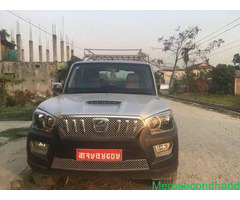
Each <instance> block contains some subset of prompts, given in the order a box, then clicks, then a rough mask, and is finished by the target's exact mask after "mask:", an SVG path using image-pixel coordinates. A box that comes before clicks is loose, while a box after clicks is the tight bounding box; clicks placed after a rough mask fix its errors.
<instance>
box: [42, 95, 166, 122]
mask: <svg viewBox="0 0 240 200" xmlns="http://www.w3.org/2000/svg"><path fill="white" fill-rule="evenodd" d="M38 108H40V109H42V110H44V111H46V112H48V113H50V114H52V115H54V116H56V117H59V116H61V115H110V116H111V115H115V116H116V115H118V116H140V117H142V118H143V119H145V118H147V117H149V116H151V115H154V114H156V113H159V112H162V111H165V110H168V109H170V108H169V106H168V104H167V103H166V102H165V101H163V100H162V99H160V98H159V97H157V96H152V95H134V94H106V93H104V94H101V93H97V94H67V95H66V94H65V95H60V96H57V97H53V98H50V99H48V100H46V101H44V102H42V103H41V104H40V105H39V106H38Z"/></svg>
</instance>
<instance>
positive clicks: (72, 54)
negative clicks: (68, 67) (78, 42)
mask: <svg viewBox="0 0 240 200" xmlns="http://www.w3.org/2000/svg"><path fill="white" fill-rule="evenodd" d="M72 56H74V49H71V57H72Z"/></svg>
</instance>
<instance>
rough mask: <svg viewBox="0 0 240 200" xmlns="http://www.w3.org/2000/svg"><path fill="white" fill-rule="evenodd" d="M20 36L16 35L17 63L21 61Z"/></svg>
mask: <svg viewBox="0 0 240 200" xmlns="http://www.w3.org/2000/svg"><path fill="white" fill-rule="evenodd" d="M21 40H22V39H21V35H20V34H17V54H18V61H21V60H22V52H21Z"/></svg>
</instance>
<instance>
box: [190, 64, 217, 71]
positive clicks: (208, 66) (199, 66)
mask: <svg viewBox="0 0 240 200" xmlns="http://www.w3.org/2000/svg"><path fill="white" fill-rule="evenodd" d="M213 68H214V67H213V66H212V65H209V64H207V63H198V64H195V65H191V66H189V67H188V69H190V70H194V69H198V70H201V69H213Z"/></svg>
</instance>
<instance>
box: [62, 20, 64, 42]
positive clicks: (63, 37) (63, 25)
mask: <svg viewBox="0 0 240 200" xmlns="http://www.w3.org/2000/svg"><path fill="white" fill-rule="evenodd" d="M63 38H64V16H63V17H62V40H63Z"/></svg>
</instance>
